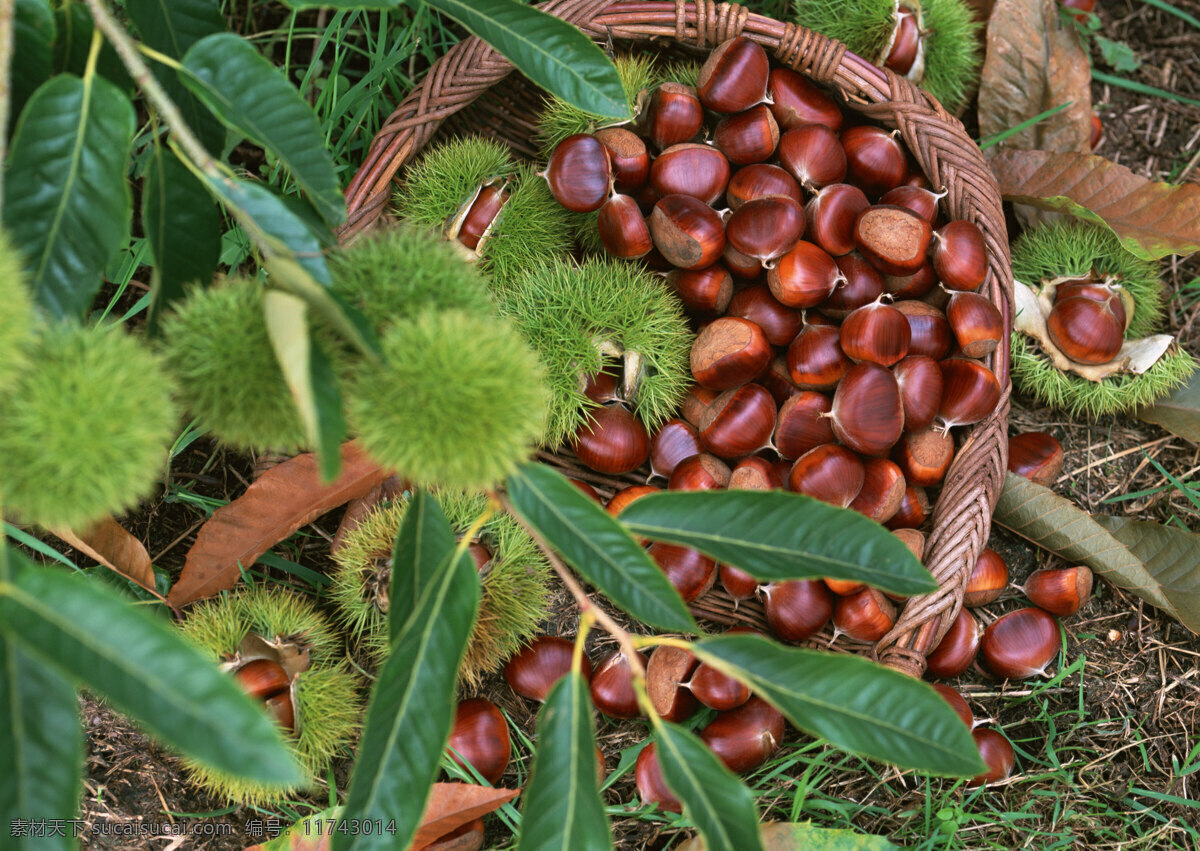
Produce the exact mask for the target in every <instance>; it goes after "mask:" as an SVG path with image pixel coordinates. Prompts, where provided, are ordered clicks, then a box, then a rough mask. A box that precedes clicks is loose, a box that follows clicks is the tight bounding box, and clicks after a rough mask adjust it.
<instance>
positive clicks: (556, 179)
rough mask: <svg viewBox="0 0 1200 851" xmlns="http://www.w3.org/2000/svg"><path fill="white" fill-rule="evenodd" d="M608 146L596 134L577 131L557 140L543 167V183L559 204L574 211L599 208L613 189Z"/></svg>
mask: <svg viewBox="0 0 1200 851" xmlns="http://www.w3.org/2000/svg"><path fill="white" fill-rule="evenodd" d="M612 180H613V175H612V162H611V161H610V160H609V158H608V149H607V148H605V147H604V145H603V144H601V142H600V140H599V139H597V138H596V137H595V136H589V135H587V134H584V133H577V134H575V135H574V136H568V137H567V138H565V139H563V140H562V141H561V142H559V143H558V145H557V147H555V149H554V153H552V154H551V155H550V163H549V165H547V166H546V182H547V183H549V184H550V194H552V195H553V196H554V198H555V200H557V201H558V203H560V204H562V205H563V206H564V207H566V208H567V209H568V210H570V211H571V212H574V213H590V212H592V211H593V210H599V209H600V207H601V205H603V204H604V202H605V201H607V200H608V195H609V192H610V191H611V189H612Z"/></svg>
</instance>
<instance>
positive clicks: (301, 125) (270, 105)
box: [179, 33, 346, 226]
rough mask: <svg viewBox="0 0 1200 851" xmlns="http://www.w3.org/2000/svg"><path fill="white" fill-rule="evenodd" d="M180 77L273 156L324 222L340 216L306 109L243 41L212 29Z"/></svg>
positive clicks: (316, 129)
mask: <svg viewBox="0 0 1200 851" xmlns="http://www.w3.org/2000/svg"><path fill="white" fill-rule="evenodd" d="M179 73H180V79H182V80H183V84H184V85H185V86H187V87H188V88H189V89H190V90H191V91H192V93H193V94H195V95H196V96H197V97H199V98H200V100H202V101H203V102H204V103H205V105H206V106H208V108H209V109H211V110H212V111H213V112H215V113H216V114H217V117H219V118H220V119H221V121H222V122H224V124H225V125H226V126H227V127H230V128H232V129H234V130H236V131H237V132H239V133H241V134H243V135H244V136H245V137H246V138H248V139H250V140H251V141H252V142H254V143H256V144H258V145H261V146H262V147H263V148H265V149H266V150H267V151H268V152H269V153H271V154H272V155H274V156H275V157H277V158H278V159H279V161H280V163H282V164H283V165H284V167H286V168H287V170H288V171H289V172H290V173H291V175H292V178H293V179H294V180H295V181H296V183H298V184H299V185H300V188H301V189H303V190H304V191H305V192H306V193H307V194H308V196H309V198H311V199H312V202H313V204H314V205H315V206H316V208H317V210H318V211H319V212H320V213H321V217H322V218H323V219H325V221H326V222H328V223H329V224H330V225H334V226H336V225H340V224H341V223H342V222H344V221H345V220H346V200H345V198H343V197H342V193H341V192H340V191H339V189H338V181H337V174H336V173H335V172H334V170H333V159H332V158H331V157H330V155H329V151H328V150H327V149H326V147H325V139H324V137H323V136H322V135H321V126H320V123H319V122H318V121H317V116H316V114H315V113H314V112H313V110H312V107H311V106H309V105H308V103H307V102H306V101H305V100H304V98H302V97H300V93H299V92H298V91H296V89H295V87H294V86H292V84H291V83H289V82H288V80H287V78H286V77H285V76H284V75H283V73H282V72H281V71H279V70H278V69H277V68H276V67H275V66H274V65H272V64H271V62H270V61H268V60H267V58H266V57H264V56H263V55H262V54H260V53H259V52H258V51H257V50H255V49H254V47H253V46H252V45H251V44H250V43H249V42H248V41H246V40H245V39H243V38H240V37H238V36H236V35H233V34H232V33H214V34H213V35H210V36H206V37H204V38H202V39H201V40H200V41H198V42H196V43H195V44H194V45H192V46H191V47H190V48H189V49H188V52H187V54H186V55H185V56H184V58H183V69H182V70H181V71H180V72H179Z"/></svg>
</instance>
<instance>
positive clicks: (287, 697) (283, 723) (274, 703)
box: [263, 689, 296, 736]
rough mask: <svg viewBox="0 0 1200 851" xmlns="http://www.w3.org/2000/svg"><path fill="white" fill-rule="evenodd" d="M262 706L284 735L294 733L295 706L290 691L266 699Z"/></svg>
mask: <svg viewBox="0 0 1200 851" xmlns="http://www.w3.org/2000/svg"><path fill="white" fill-rule="evenodd" d="M263 706H265V707H266V708H267V714H268V715H270V716H271V720H273V721H274V722H275V723H276V724H278V725H279V728H280V729H281V730H283V732H284V733H285V734H286V735H289V736H290V735H292V734H293V733H295V732H296V705H295V704H294V703H293V702H292V692H291V690H290V689H289V690H288V691H281V692H280V693H279V694H277V695H274V696H273V697H268V698H267V699H266V700H264V701H263Z"/></svg>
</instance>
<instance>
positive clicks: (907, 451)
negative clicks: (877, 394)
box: [892, 427, 954, 488]
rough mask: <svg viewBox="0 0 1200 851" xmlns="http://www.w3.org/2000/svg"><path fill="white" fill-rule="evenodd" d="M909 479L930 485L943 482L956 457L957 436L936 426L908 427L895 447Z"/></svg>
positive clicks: (901, 465) (906, 477) (894, 455)
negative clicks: (913, 429)
mask: <svg viewBox="0 0 1200 851" xmlns="http://www.w3.org/2000/svg"><path fill="white" fill-rule="evenodd" d="M892 459H893V460H894V461H895V462H896V463H897V464H898V465H899V466H900V469H901V470H902V471H903V472H904V479H905V481H906V482H908V483H910V484H913V485H916V486H917V487H922V488H928V487H933V486H934V485H937V484H940V483H941V481H942V479H944V478H946V473H947V472H948V471H949V470H950V463H951V462H952V461H953V460H954V438H953V437H951V436H950V434H949V432H945V431H942V430H940V429H936V428H932V427H930V428H924V429H921V430H920V431H906V432H904V434H903V435H902V436H901V437H900V440H899V441H898V442H897V443H896V446H895V448H894V449H893V450H892Z"/></svg>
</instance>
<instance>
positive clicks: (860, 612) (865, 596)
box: [833, 588, 896, 642]
mask: <svg viewBox="0 0 1200 851" xmlns="http://www.w3.org/2000/svg"><path fill="white" fill-rule="evenodd" d="M895 624H896V607H895V606H894V605H893V604H892V601H891V600H889V599H888V598H887V597H885V596H884V595H883V592H882V591H879V590H878V589H876V588H863V589H862V590H861V591H855V592H854V593H853V594H850V595H849V596H846V597H838V598H837V600H836V602H835V603H834V604H833V627H834V630H835V631H836V632H837V633H840V634H842V635H848V636H849V637H850V638H853V639H854V640H855V641H866V642H872V641H878V640H879V639H881V638H883V636H885V635H887V632H888V630H890V629H891V628H892V627H893V626H895Z"/></svg>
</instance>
